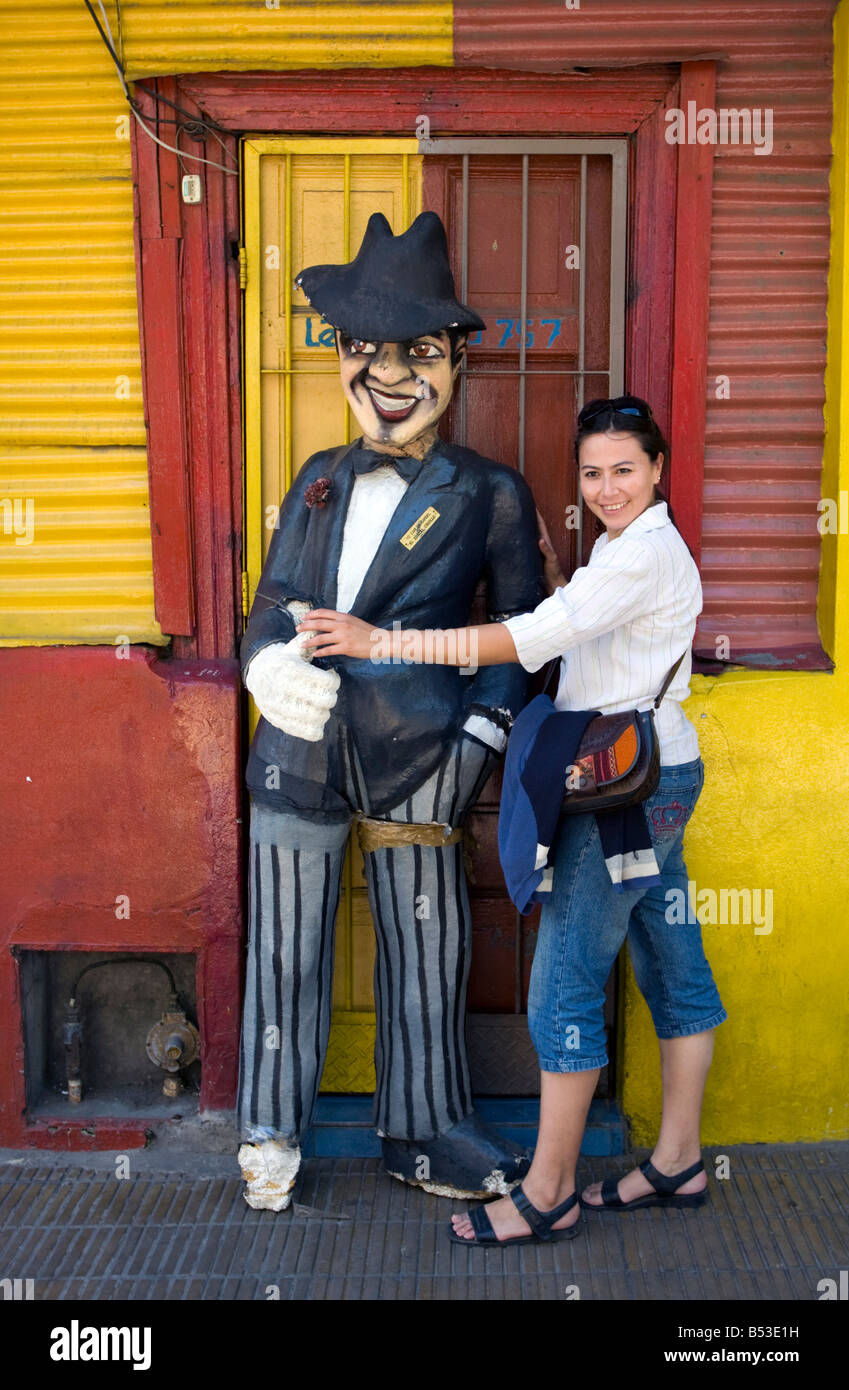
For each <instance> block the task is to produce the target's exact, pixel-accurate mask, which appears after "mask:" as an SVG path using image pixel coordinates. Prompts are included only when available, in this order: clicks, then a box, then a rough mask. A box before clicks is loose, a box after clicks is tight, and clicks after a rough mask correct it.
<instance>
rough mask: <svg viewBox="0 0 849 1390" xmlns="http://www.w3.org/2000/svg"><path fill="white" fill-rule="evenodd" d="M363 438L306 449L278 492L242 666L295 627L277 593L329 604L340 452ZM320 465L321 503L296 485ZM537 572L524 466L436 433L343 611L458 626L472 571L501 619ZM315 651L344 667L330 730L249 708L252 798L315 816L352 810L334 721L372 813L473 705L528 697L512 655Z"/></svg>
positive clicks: (433, 757)
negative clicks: (386, 656) (482, 663)
mask: <svg viewBox="0 0 849 1390" xmlns="http://www.w3.org/2000/svg"><path fill="white" fill-rule="evenodd" d="M360 445H361V440H357V441H355V443H354V444H351V445H345V446H342V447H340V448H338V449H329V450H323V451H322V452H321V453H318V454H314V455H313V457H312V458H311V459H309V460H308V462H307V463H306V464H305V465H304V467H303V468H302V469H301V471H300V473H299V474H298V476H297V478H296V479H295V481H294V483H293V484H292V487H291V488H290V490H289V492H288V493H287V495H286V497H285V498H284V501H283V504H282V506H281V509H280V516H279V520H278V525H277V528H276V529H275V531H274V534H273V536H272V539H271V544H270V547H269V551H268V557H267V559H266V561H265V565H264V567H263V571H262V576H261V578H260V582H259V586H258V590H257V595H256V597H255V599H254V603H253V606H252V608H251V613H250V619H249V622H248V626H247V629H246V631H245V634H244V637H243V639H242V644H241V651H240V656H241V661H242V668H243V670H244V669H245V668H246V667H247V664H248V662H249V661H250V660H251V658H252V657H253V656H254V655H255V653H256V652H258V651H259V650H260V649H261V648H262V647H264V646H266V645H267V644H268V643H269V642H281V641H282V642H286V641H289V640H290V638H292V637H293V636H294V634H295V624H294V620H293V618H292V616H291V614H290V613H288V612H287V611H285V608H284V605H285V603H286V602H287V601H288V600H291V599H304V600H306V601H307V602H309V603H310V604H311V605H313V606H314V607H321V608H335V606H336V583H337V571H338V567H339V556H340V553H341V548H342V534H343V529H344V525H345V517H346V514H347V510H348V502H349V500H350V496H351V489H352V487H353V483H354V472H353V467H352V461H351V456H352V454H353V452H354V450H355V449H356V448H357V447H358V446H360ZM318 478H328V479H329V480H330V490H329V494H328V499H327V502H326V505H325V506H323V507H318V506H313V507H308V506H307V505H306V502H305V500H304V492H305V489H306V488H307V487H308V486H309V485H310V484H311V483H313V482H314V481H315V480H316V479H318ZM431 507H432V508H433V509H434V510H435V511H436V512H438V513H439V515H438V518H437V519H436V521H435V522H434V523H433V524H432V525H431V526H430V527H429V528H428V529H427V530H426V531H424V533H423V535H422V536H421V538H420V539H419V540H418V541H417V542H416V543H415V544H414V545H413V546H412V547H411V548H409V549H408V548H407V547H405V546H403V545H401V544H400V540H401V537H402V536H404V535H405V534H406V533H407V532H408V531H409V529H410V527H411V526H412V525H413V523H414V522H415V521H417V520H418V518H419V517H421V516H422V514H423V513H424V512H426V511H427V510H428V508H431ZM541 574H542V561H541V556H540V552H539V547H538V544H537V524H536V514H535V508H534V501H533V498H532V496H531V492H530V489H529V488H528V486H527V484H526V483H525V481H524V479H523V478H522V477H521V476H520V475H519V474H518V473H517V472H516V471H515V470H514V469H512V468H508V467H506V466H505V465H504V464H500V463H494V462H493V461H492V460H491V459H487V458H483V457H482V456H481V455H480V454H477V453H474V452H473V451H472V450H471V449H463V448H459V447H458V446H456V445H452V444H446V443H443V442H442V441H441V440H440V441H438V442H437V444H436V445H435V446H434V448H433V450H432V452H431V454H430V455H429V456H428V458H427V459H426V461H425V463H424V466H423V467H422V469H421V471H420V473H419V475H418V477H417V478H415V480H414V481H413V482H412V483H411V484H410V485H409V487H408V488H407V491H406V493H405V494H404V496H403V497H402V499H401V501H400V502H399V504H398V507H397V509H396V511H395V513H394V515H393V517H392V519H391V521H390V523H389V526H388V528H387V530H386V534H385V535H384V537H383V539H382V541H381V542H380V545H379V547H378V550H377V554H376V555H375V557H374V560H373V561H372V564H371V566H370V568H369V570H368V572H367V573H366V576H365V578H364V580H363V583H362V587H361V589H360V592H359V593H358V595H357V598H356V601H355V602H354V604H353V607H352V608H351V612H352V613H353V614H355V615H356V616H357V617H360V618H363V619H365V620H366V621H367V622H370V623H373V624H375V626H377V627H387V628H391V627H392V625H393V623H398V624H400V626H401V627H404V628H455V627H464V626H466V625H467V624H468V622H469V618H470V613H471V609H472V602H473V600H474V597H475V591H476V588H477V586H478V582H479V581H480V580H481V579H483V581H484V584H485V594H486V609H487V615H488V618H489V620H490V621H499V620H500V619H503V618H506V617H510V616H512V615H513V614H515V613H525V612H528V611H529V610H530V609H532V608H535V607H536V605H537V604H538V603H539V602H540V601H541V599H542V598H543V596H544V595H543V589H542V578H541ZM318 664H319V665H322V666H332V667H334V668H335V669H336V670H338V671H339V673H340V675H341V678H342V684H341V686H340V689H339V697H338V701H337V705H336V707H335V708H334V711H333V716H332V717H331V721H330V723H329V724H328V725H327V726H326V727H327V730H328V734H329V736H328V738H327V739H325V740H322V741H321V742H319V743H316V744H311V743H307V742H306V741H305V740H303V739H298V738H295V737H293V736H291V735H289V734H285V733H283V732H282V730H280V729H277V728H275V727H274V726H273V725H272V724H269V723H268V722H267V720H265V719H260V721H259V724H258V726H257V730H256V733H255V735H254V739H253V742H252V745H251V750H250V755H249V758H248V768H247V783H248V787H249V788H250V790H251V793H252V794H253V796H254V798H255V799H256V800H258V801H262V802H264V803H265V804H267V805H272V806H276V807H278V808H280V809H292V808H294V807H297V809H298V810H300V811H302V812H306V813H307V814H308V815H309V814H313V815H314V816H315V817H316V818H321V819H334V818H338V819H342V818H343V817H346V816H348V815H350V806H349V805H348V803H347V801H346V800H345V798H344V796H343V795H342V787H341V782H340V777H339V769H338V766H337V764H336V762H335V755H334V738H335V737H336V735H334V733H333V730H332V729H331V725H333V726H334V728H342V729H343V734H341V735H339V736H353V738H354V740H355V742H356V747H357V751H358V753H359V756H360V759H361V761H362V764H363V767H364V769H365V771H366V780H367V784H368V793H369V799H370V803H371V810H372V813H374V814H380V813H381V812H383V811H387V810H389V809H390V808H391V807H392V806H394V805H396V804H397V803H398V802H399V801H401V800H403V799H404V798H405V797H407V796H409V795H410V794H411V793H412V792H413V791H415V789H416V788H417V787H419V786H421V784H422V783H423V782H424V781H425V780H426V779H427V777H428V776H429V775H430V773H431V772H432V771H433V770H434V768H435V767H436V766H437V764H438V763H439V761H440V760H441V758H442V756H443V754H444V751H445V748H446V746H447V744H448V743H449V742H450V741H451V740H452V739H453V738H454V737H455V735H456V734H457V732H458V731H459V729H460V726H461V725H462V724H463V722H464V720H465V718H466V716H467V714H468V713H469V712H470V710H472V709H475V710H477V711H479V712H481V713H486V714H490V715H494V712H495V711H497V710H499V709H502V710H503V709H507V710H510V711H511V712H512V713H513V714H516V713H517V712H518V710H519V709H521V707H522V705H523V704H524V703H525V700H526V698H527V685H528V677H527V675H526V673H525V671H524V670H523V669H522V667H521V666H519V665H517V664H514V665H503V666H488V667H482V668H481V669H480V670H479V671H478V673H477V674H476V675H474V676H470V675H462V674H461V672H460V670H459V669H458V668H457V667H452V666H417V665H412V664H410V665H404V664H392V665H390V664H376V663H373V662H371V661H368V660H359V659H354V658H351V657H332V658H328V659H322V660H320V661H319V663H318ZM497 722H499V721H498V719H497ZM269 766H276V767H279V768H280V769H281V774H280V778H279V787H278V786H276V785H275V786H274V787H273V788H272V789H269V787H268V780H269V779H268V777H267V772H266V769H267V768H268V767H269Z"/></svg>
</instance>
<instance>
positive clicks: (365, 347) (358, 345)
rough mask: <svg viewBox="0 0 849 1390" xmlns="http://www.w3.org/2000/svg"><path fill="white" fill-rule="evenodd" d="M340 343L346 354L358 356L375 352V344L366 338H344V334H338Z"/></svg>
mask: <svg viewBox="0 0 849 1390" xmlns="http://www.w3.org/2000/svg"><path fill="white" fill-rule="evenodd" d="M340 342H341V344H342V346H343V348H344V349H345V351H346V352H353V353H356V354H358V355H361V354H363V353H372V352H377V343H372V342H370V341H369V339H368V338H346V337H345V336H344V334H340Z"/></svg>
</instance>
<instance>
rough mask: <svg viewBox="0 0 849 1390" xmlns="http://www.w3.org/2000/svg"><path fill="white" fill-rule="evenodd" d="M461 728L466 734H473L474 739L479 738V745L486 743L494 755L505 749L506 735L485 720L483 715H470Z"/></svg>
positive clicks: (495, 725)
mask: <svg viewBox="0 0 849 1390" xmlns="http://www.w3.org/2000/svg"><path fill="white" fill-rule="evenodd" d="M463 728H464V729H465V731H466V733H467V734H474V736H475V738H479V739H480V741H481V743H488V744H489V746H490V748H494V749H495V751H496V753H501V752H503V751H504V749H505V748H506V747H507V735H506V734H505V732H504V730H503V729H502V728H500V727H499V726H498V724H496V723H494V722H493V720H492V719H487V717H486V715H485V714H470V715H469V717H468V719H467V720H466V722H465V724H464V725H463Z"/></svg>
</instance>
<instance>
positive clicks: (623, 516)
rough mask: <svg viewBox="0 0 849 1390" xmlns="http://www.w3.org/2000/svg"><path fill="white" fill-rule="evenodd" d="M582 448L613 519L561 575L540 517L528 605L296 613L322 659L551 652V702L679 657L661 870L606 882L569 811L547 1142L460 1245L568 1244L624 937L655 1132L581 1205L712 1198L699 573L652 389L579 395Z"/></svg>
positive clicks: (607, 1208) (657, 817) (636, 689)
mask: <svg viewBox="0 0 849 1390" xmlns="http://www.w3.org/2000/svg"><path fill="white" fill-rule="evenodd" d="M575 457H576V461H577V465H578V469H579V478H580V488H581V495H582V497H583V499H584V502H585V503H586V505H587V507H588V508H589V509H590V511H591V512H593V513H594V515H595V516H597V517H598V518H599V520H600V521H601V522H602V524H603V525H604V527H605V531H604V534H602V535H601V536H600V537H599V539H598V540H597V541H596V544H595V546H594V548H593V552H592V555H591V557H590V560H589V563H588V564H587V565H586V566H585V567H582V568H580V569H578V570H576V572H575V574H574V575H573V577H572V579H571V580H570V581H569V583H567V582H566V580H565V579H564V577H563V575H562V574H561V573H560V569H559V565H558V563H557V558H556V555H555V552H554V549H553V547H552V545H551V542H550V540H549V538H548V535H547V533H546V531H545V527H544V525H543V524H541V528H540V529H541V539H540V547H541V549H542V551H543V554H544V556H545V568H546V577H547V580H548V583H549V588H550V589H551V590H552V593H551V596H550V597H549V598H548V599H546V600H545V601H544V602H543V603H541V604H540V605H539V607H537V608H536V609H535V610H534V611H533V612H532V613H525V614H521V615H519V616H518V617H514V618H510V619H508V620H507V621H505V622H503V623H491V624H487V625H485V626H482V627H477V628H462V629H457V630H456V631H454V632H447V633H443V632H439V633H410V632H396V633H392V634H388V633H386V632H383V631H380V630H378V629H373V628H371V627H370V626H369V624H367V623H364V622H362V621H361V620H360V619H357V618H351V617H350V616H349V615H348V614H340V613H332V612H329V611H328V610H324V609H321V610H316V611H315V612H313V613H310V614H307V615H306V617H305V619H304V621H303V623H302V624H301V625H300V630H301V631H307V630H311V631H313V632H315V633H320V634H322V635H321V636H320V637H317V638H316V640H315V641H314V642H313V643H312V644H311V650H312V652H313V654H314V655H319V656H333V655H336V654H346V655H348V656H356V657H368V656H369V655H371V654H372V653H375V652H376V650H379V652H380V654H381V655H382V656H383V658H384V659H385V658H386V656H387V655H393V656H397V657H399V658H401V659H404V660H410V658H411V656H412V657H414V659H415V660H417V661H419V660H421V661H425V662H432V661H436V662H443V663H449V664H456V665H461V666H462V665H466V664H469V663H471V662H474V663H476V664H477V665H489V664H493V663H498V662H506V661H518V662H520V663H521V664H522V665H523V666H524V667H525V668H526V669H527V670H529V671H536V670H539V669H540V667H541V666H542V665H543V664H544V663H545V662H546V661H548V660H550V659H551V658H552V657H555V656H560V657H561V658H562V659H561V666H560V684H559V688H558V692H557V697H556V700H555V705H556V708H557V709H560V710H582V709H586V710H594V709H597V710H600V711H601V712H602V713H603V714H610V713H615V712H616V711H620V710H626V709H631V708H634V707H638V708H643V709H647V708H648V707H649V706H650V705H651V704H652V702H653V700H654V697H655V696H656V695H657V693H658V691H659V690H660V688H661V686H662V684H663V680H664V677H665V675H666V674H667V672H668V671H669V669H670V667H671V666H673V665H674V663H675V662H676V661H677V659H678V657H679V656H680V655H681V653H682V652H685V653H686V655H685V658H684V660H683V662H682V663H681V665H680V667H679V669H678V671H677V673H676V675H675V677H674V678H673V680H672V683H671V685H670V687H669V690H668V692H667V695H666V697H665V699H664V701H663V703H662V704H661V706H660V708H659V709H658V711H657V715H656V723H657V732H658V740H659V744H660V760H661V776H660V782H659V784H658V787H657V789H656V791H655V792H654V794H653V795H652V797H651V798H650V799H649V800H648V801H647V802H646V803H645V813H646V821H647V825H648V828H649V832H650V835H651V839H652V844H653V848H654V855H655V858H656V860H657V864H658V868H659V877H660V882H659V883H655V884H654V885H653V886H651V887H648V888H642V889H640V888H637V889H635V890H634V891H630V892H620V891H616V890H615V889H614V886H613V883H612V881H611V877H610V872H609V870H608V868H607V866H606V864H605V859H604V854H603V851H602V848H601V842H600V838H599V833H598V829H597V825H596V820H595V817H594V816H593V815H574V816H567V817H564V818H563V819H562V821H561V825H560V828H559V831H558V834H557V836H556V839H555V842H554V844H553V846H552V852H553V862H554V877H553V884H552V890H551V894H550V897H549V898H548V899H547V901H546V902H545V903H544V905H543V909H542V915H541V918H540V929H539V936H538V940H537V947H536V953H535V956H534V963H533V970H532V973H531V984H530V992H529V997H528V1025H529V1028H530V1032H531V1037H532V1039H533V1042H534V1046H535V1048H536V1050H537V1053H538V1056H539V1061H540V1069H541V1080H540V1127H539V1139H538V1142H537V1147H536V1150H535V1153H534V1159H533V1163H532V1165H531V1168H530V1170H529V1172H528V1174H527V1177H526V1178H525V1179H524V1181H523V1183H522V1185H521V1187H520V1188H519V1189H518V1190H515V1189H514V1191H513V1192H512V1193H511V1194H510V1196H509V1197H505V1198H502V1199H500V1200H499V1201H495V1202H492V1203H489V1204H487V1205H486V1206H479V1207H477V1208H474V1209H473V1210H472V1211H471V1212H470V1213H463V1214H462V1215H455V1216H454V1217H453V1218H452V1222H453V1227H454V1230H453V1232H452V1239H454V1240H457V1241H461V1242H466V1243H469V1244H478V1245H482V1244H487V1245H492V1244H496V1243H497V1244H521V1243H530V1242H533V1241H535V1240H541V1239H542V1240H563V1239H569V1238H570V1237H572V1236H573V1235H574V1234H575V1233H576V1228H577V1221H578V1218H579V1216H580V1210H579V1199H578V1197H577V1193H576V1190H575V1167H576V1164H577V1160H578V1154H579V1152H580V1147H581V1139H582V1136H583V1132H584V1127H585V1124H586V1118H587V1112H588V1110H589V1106H590V1101H591V1099H592V1096H593V1093H594V1091H595V1088H596V1084H597V1082H598V1077H599V1070H600V1068H601V1067H602V1066H604V1065H605V1063H606V1062H607V1053H606V1047H605V1033H604V1025H603V1016H602V1010H603V1003H604V987H605V982H606V980H607V977H608V974H609V972H610V969H611V967H612V965H613V963H614V961H615V959H616V956H617V954H618V951H619V949H620V947H621V945H622V943H623V941H624V940H625V939H626V938H627V940H628V945H629V952H630V955H631V960H632V964H633V967H634V972H635V976H636V979H637V983H638V985H639V987H640V990H641V991H642V993H643V995H644V997H645V999H646V1002H647V1003H648V1006H649V1008H650V1010H651V1013H652V1018H653V1022H654V1025H655V1030H656V1032H657V1035H658V1039H659V1046H660V1057H661V1069H662V1075H663V1114H662V1119H661V1126H660V1133H659V1136H658V1140H657V1143H656V1145H655V1147H654V1151H653V1153H652V1155H651V1159H650V1160H647V1162H646V1163H644V1164H642V1165H640V1167H639V1168H638V1169H634V1170H633V1171H631V1172H629V1173H628V1174H626V1176H625V1177H624V1178H622V1179H621V1180H620V1181H619V1183H618V1184H617V1183H616V1182H614V1181H613V1180H612V1179H607V1180H606V1181H605V1182H604V1183H603V1184H599V1183H595V1184H593V1185H592V1186H590V1187H588V1188H586V1189H585V1190H584V1192H583V1193H582V1195H581V1198H580V1206H581V1207H583V1208H584V1209H585V1210H589V1211H599V1212H604V1213H609V1212H618V1213H622V1212H627V1211H631V1210H634V1209H636V1208H640V1207H643V1206H650V1205H665V1206H670V1205H672V1206H698V1205H701V1203H702V1202H704V1201H705V1200H706V1191H705V1189H706V1186H707V1177H706V1174H705V1171H704V1165H703V1164H702V1162H701V1158H700V1152H701V1146H700V1138H699V1124H700V1117H701V1106H702V1097H703V1094H704V1087H705V1082H706V1080H707V1074H708V1070H709V1068H710V1063H711V1057H712V1054H713V1029H714V1028H716V1027H717V1025H718V1024H720V1023H722V1022H723V1021H724V1019H725V1018H726V1017H727V1015H726V1012H725V1010H724V1008H723V1007H722V1002H721V1000H720V998H719V995H718V993H717V990H716V986H715V984H714V982H713V977H712V975H711V971H710V967H709V965H708V963H707V960H706V959H705V955H704V951H703V949H702V944H701V932H700V928H699V925H698V923H697V922H696V921H695V920H694V919H693V920H692V921H691V922H690V923H688V924H687V925H680V924H679V923H678V918H677V916H676V914H675V913H670V912H669V904H670V902H675V901H678V902H680V901H686V900H687V899H686V894H687V870H686V867H685V864H684V860H683V856H682V842H683V837H684V827H685V825H686V823H687V821H688V820H689V818H690V815H691V814H692V811H693V807H694V806H695V804H696V801H697V800H698V797H699V793H700V792H701V788H702V784H703V780H704V768H703V765H702V762H701V759H700V757H699V746H698V739H697V737H696V731H695V728H694V727H693V725H692V724H691V723H690V722H689V720H688V719H687V717H686V715H685V714H684V711H683V710H682V708H681V703H680V702H681V701H682V700H683V699H685V698H686V696H687V695H688V694H689V676H690V656H689V651H690V645H691V643H692V639H693V634H694V632H695V626H696V618H697V616H698V614H699V612H700V611H701V606H702V598H701V584H700V582H699V576H698V571H697V569H696V566H695V563H694V561H693V559H692V557H691V555H690V553H689V551H688V549H687V547H686V545H685V543H684V541H683V540H682V538H681V536H680V535H679V533H678V531H677V530H676V528H675V526H674V525H673V523H672V521H671V519H670V516H669V512H668V508H667V505H666V502H665V501H664V500H663V498H662V497H660V496H659V495H658V493H657V484H658V483H659V482H660V478H661V473H662V470H663V464H664V460H665V458H667V457H668V448H667V445H666V442H665V440H664V438H663V435H662V434H661V431H660V430H659V428H658V426H657V424H656V423H655V421H654V418H653V416H652V413H651V410H650V408H649V406H648V405H647V404H646V402H645V401H642V400H640V399H639V398H638V397H636V396H622V397H618V398H617V399H616V400H613V401H609V400H604V401H592V402H590V403H589V404H588V405H586V406H585V407H584V409H583V410H582V411H581V413H580V415H579V416H578V429H577V434H576V440H575ZM670 890H678V891H676V892H673V893H671V892H670ZM681 890H682V891H683V893H684V895H685V897H684V899H681V898H680V897H679V896H678V892H679V891H681ZM688 915H689V914H688ZM670 917H671V921H670V920H669V918H670Z"/></svg>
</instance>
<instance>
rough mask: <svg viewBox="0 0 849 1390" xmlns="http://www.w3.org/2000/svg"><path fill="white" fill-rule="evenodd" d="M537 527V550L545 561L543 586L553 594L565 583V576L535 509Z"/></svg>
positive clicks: (546, 528)
mask: <svg viewBox="0 0 849 1390" xmlns="http://www.w3.org/2000/svg"><path fill="white" fill-rule="evenodd" d="M537 527H538V528H539V548H540V550H541V551H542V556H543V560H544V561H545V571H544V572H545V584H546V588H547V589H548V592H549V593H550V594H553V593H554V590H555V589H560V588H562V587H563V585H564V584H565V583H566V576H565V574H564V573H563V571H562V570H561V568H560V561H559V560H558V558H557V551H556V550H555V549H554V546H553V545H552V544H551V537H550V535H549V534H548V527H547V526H546V524H545V522H544V521H543V519H542V517H541V516H540V512H539V508H537Z"/></svg>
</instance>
